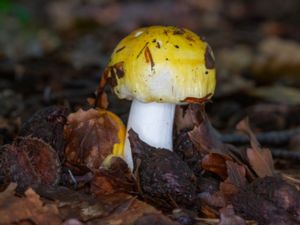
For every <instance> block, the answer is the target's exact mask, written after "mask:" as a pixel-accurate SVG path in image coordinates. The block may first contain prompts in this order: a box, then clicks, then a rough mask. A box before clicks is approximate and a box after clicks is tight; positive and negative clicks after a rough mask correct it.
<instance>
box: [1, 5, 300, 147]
mask: <svg viewBox="0 0 300 225" xmlns="http://www.w3.org/2000/svg"><path fill="white" fill-rule="evenodd" d="M299 13H300V2H299V1H298V0H285V1H281V0H263V1H261V0H232V1H226V0H210V1H206V0H159V1H158V0H157V1H156V0H153V1H151V0H140V1H137V0H122V1H121V0H64V1H62V0H61V1H50V0H44V1H39V0H31V1H22V0H20V1H11V0H1V1H0V144H3V143H7V142H9V141H10V140H11V139H12V138H13V137H14V135H15V134H16V132H17V131H18V129H19V126H20V123H21V122H22V121H24V120H25V119H26V118H28V116H30V115H31V114H32V113H33V112H35V111H36V110H38V109H40V108H42V107H44V106H47V105H51V104H63V105H66V106H68V107H70V108H71V110H76V109H77V108H79V107H86V106H87V101H86V99H87V98H88V97H91V96H93V93H94V91H95V90H96V87H97V85H98V81H99V77H100V75H101V73H102V72H103V68H104V66H105V65H106V63H107V62H108V59H109V56H110V54H111V52H112V50H113V48H114V47H115V45H116V44H117V43H118V41H119V40H121V39H122V38H123V37H124V36H126V35H127V34H128V33H129V32H131V31H132V30H134V29H136V28H138V27H141V26H148V25H174V26H178V27H185V28H189V29H191V30H193V31H194V32H196V33H197V34H199V35H200V36H201V37H203V38H205V39H206V40H207V41H208V42H209V43H210V45H211V46H212V48H213V50H214V53H215V57H216V62H217V69H218V70H217V74H218V84H217V91H216V94H215V96H214V98H213V100H212V103H208V104H207V111H208V115H209V117H210V119H211V121H212V123H213V125H214V126H215V127H216V128H217V129H219V130H220V131H222V132H233V130H234V127H235V125H236V123H237V122H238V121H239V120H240V119H242V118H243V117H245V116H249V117H250V122H251V125H252V126H253V128H254V129H255V131H256V132H264V131H276V130H284V129H290V128H293V127H297V126H299V124H300V116H299V115H300V89H299V86H300V27H299V24H300V16H299V15H300V14H299ZM109 98H110V100H111V104H110V109H111V110H112V111H114V112H116V113H117V114H118V115H120V116H121V118H122V119H123V120H124V121H125V120H126V118H127V113H128V110H129V102H127V101H120V100H117V99H116V98H114V97H113V96H112V95H110V96H109ZM298 139H299V140H300V137H299V135H298V137H297V138H295V140H292V141H291V142H290V143H289V146H290V147H291V148H298V146H299V145H300V144H299V143H300V141H298Z"/></svg>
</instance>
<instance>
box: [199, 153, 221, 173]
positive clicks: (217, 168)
mask: <svg viewBox="0 0 300 225" xmlns="http://www.w3.org/2000/svg"><path fill="white" fill-rule="evenodd" d="M201 166H202V168H203V169H205V170H207V171H210V172H212V173H215V174H217V175H218V176H220V177H221V178H222V179H226V178H227V167H226V158H225V157H224V156H222V155H220V154H217V153H210V154H207V155H205V156H204V157H203V159H202V161H201Z"/></svg>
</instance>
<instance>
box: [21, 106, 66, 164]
mask: <svg viewBox="0 0 300 225" xmlns="http://www.w3.org/2000/svg"><path fill="white" fill-rule="evenodd" d="M67 114H68V110H67V109H66V108H64V107H62V106H49V107H46V108H43V109H41V110H39V111H37V112H36V113H35V114H33V115H32V116H31V117H30V118H29V119H28V120H27V121H25V122H24V124H23V125H22V127H21V130H20V133H19V135H20V136H23V137H26V136H31V137H37V138H40V139H42V140H43V141H45V142H46V143H48V144H50V145H51V146H52V147H53V148H54V150H56V151H57V153H58V154H59V156H60V159H61V160H62V159H63V157H64V135H63V132H64V125H65V123H66V116H67Z"/></svg>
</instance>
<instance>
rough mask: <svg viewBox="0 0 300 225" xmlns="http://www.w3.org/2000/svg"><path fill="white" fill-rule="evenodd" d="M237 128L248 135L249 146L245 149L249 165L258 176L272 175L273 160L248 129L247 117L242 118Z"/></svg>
mask: <svg viewBox="0 0 300 225" xmlns="http://www.w3.org/2000/svg"><path fill="white" fill-rule="evenodd" d="M237 129H238V130H241V131H243V132H245V133H246V134H247V135H248V136H249V137H250V142H251V148H248V149H247V158H248V161H249V164H250V166H251V167H252V169H253V170H254V171H255V173H256V174H257V175H258V176H259V177H265V176H273V175H274V165H273V164H274V162H273V158H272V153H271V151H270V150H269V149H266V148H261V147H260V144H259V143H258V141H257V139H256V137H255V135H254V133H253V132H252V130H251V129H250V126H249V122H248V120H247V119H245V120H242V121H241V122H240V123H239V124H238V125H237Z"/></svg>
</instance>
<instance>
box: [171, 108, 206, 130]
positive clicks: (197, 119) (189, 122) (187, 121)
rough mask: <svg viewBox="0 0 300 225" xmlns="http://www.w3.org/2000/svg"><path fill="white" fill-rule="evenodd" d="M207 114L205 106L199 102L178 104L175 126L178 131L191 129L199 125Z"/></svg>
mask: <svg viewBox="0 0 300 225" xmlns="http://www.w3.org/2000/svg"><path fill="white" fill-rule="evenodd" d="M204 116H205V111H204V108H203V106H200V105H198V104H189V105H187V106H177V107H176V111H175V122H174V123H175V128H176V133H177V134H179V133H180V132H182V131H187V130H188V131H189V130H192V129H193V128H194V126H195V125H199V124H200V123H201V122H202V120H203V118H204Z"/></svg>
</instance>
